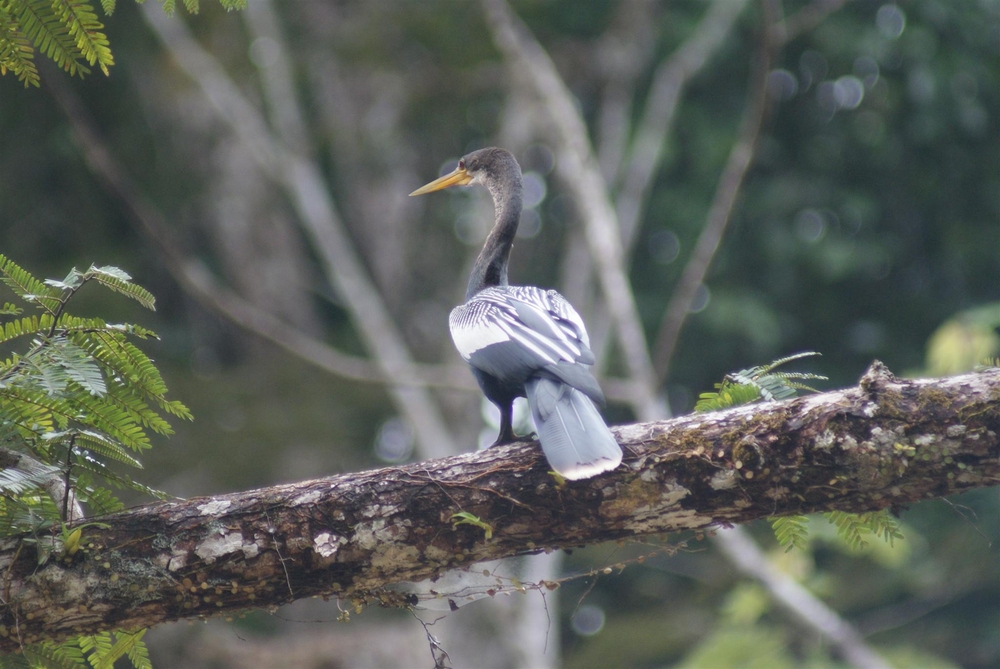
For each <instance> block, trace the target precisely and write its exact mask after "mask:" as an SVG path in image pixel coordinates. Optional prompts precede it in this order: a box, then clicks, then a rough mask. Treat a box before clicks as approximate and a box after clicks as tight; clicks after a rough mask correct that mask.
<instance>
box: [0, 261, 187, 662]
mask: <svg viewBox="0 0 1000 669" xmlns="http://www.w3.org/2000/svg"><path fill="white" fill-rule="evenodd" d="M0 280H2V281H3V283H4V284H5V285H6V286H7V288H9V289H10V291H11V292H12V293H13V294H14V296H15V297H16V298H18V299H20V300H21V301H23V302H24V303H25V304H26V305H27V307H26V308H27V309H34V310H35V311H37V312H38V313H35V314H30V315H22V314H23V313H24V311H25V309H24V308H21V307H19V306H17V305H15V304H12V303H10V302H5V303H4V306H3V309H2V310H0V345H4V346H16V345H19V344H22V343H24V345H23V346H22V348H25V349H26V350H24V351H23V352H16V351H11V352H10V357H9V358H7V359H6V360H3V361H2V362H0V455H2V457H3V459H4V462H5V463H6V465H7V466H6V468H4V469H0V537H8V536H12V535H22V536H21V541H22V542H24V544H25V545H27V546H32V547H34V549H35V550H36V551H37V554H38V556H37V557H38V561H39V563H40V564H41V563H44V562H45V561H47V560H49V559H51V557H52V556H53V555H57V556H59V557H60V559H62V558H71V557H72V556H73V554H74V553H75V552H76V549H77V548H78V546H79V545H80V542H81V537H82V536H83V533H84V531H85V529H86V527H87V526H88V525H90V524H91V523H86V524H80V523H79V522H77V521H78V518H75V517H73V515H72V514H71V513H69V510H70V505H71V504H72V503H73V502H72V500H71V497H72V498H75V500H76V502H78V503H81V504H84V505H86V507H87V508H88V509H89V511H90V512H91V513H95V514H104V513H111V512H114V511H118V510H120V509H121V508H122V506H123V505H122V502H121V501H120V500H119V499H118V498H117V497H116V495H115V494H114V492H112V488H114V489H119V490H120V489H129V490H134V491H138V492H141V493H144V494H148V495H151V496H154V497H158V498H162V497H164V495H163V493H160V492H159V491H156V490H153V489H152V488H149V487H148V486H145V485H143V484H141V483H138V482H136V481H133V480H132V479H131V478H130V477H129V476H127V475H126V474H123V473H122V472H121V471H119V470H120V468H121V467H122V466H127V467H134V468H141V467H142V465H141V463H140V462H139V460H138V458H137V457H136V455H135V454H137V453H139V452H142V451H144V450H146V449H148V448H150V446H151V442H150V439H149V435H148V432H153V433H155V434H160V435H169V434H171V432H172V429H171V427H170V424H169V423H168V422H167V420H166V419H165V418H164V414H169V415H172V416H177V417H179V418H183V419H190V418H191V414H190V412H189V411H188V409H187V407H185V406H184V405H183V404H181V403H180V402H177V401H175V400H168V399H167V397H166V394H167V387H166V385H165V384H164V382H163V378H162V377H161V376H160V373H159V371H158V370H157V369H156V367H155V366H154V365H153V362H152V361H151V360H150V359H149V357H148V356H147V355H146V354H145V353H143V352H142V350H141V349H140V348H139V347H137V346H136V345H135V344H133V343H132V342H131V341H129V338H130V337H131V338H135V339H148V338H150V337H156V334H155V333H153V332H152V331H150V330H147V329H145V328H143V327H140V326H137V325H132V324H129V323H106V322H105V321H103V320H101V319H99V318H88V317H80V316H75V315H72V314H70V313H68V312H67V311H66V309H67V306H68V304H69V302H70V300H71V299H72V298H73V296H74V295H76V293H77V292H78V291H79V290H80V289H81V288H82V287H83V286H85V285H86V284H88V283H93V284H96V285H98V286H102V287H104V288H107V289H109V290H111V291H114V292H116V293H119V294H121V295H125V296H126V297H129V298H131V299H133V300H135V301H136V302H138V303H139V304H141V305H142V306H144V307H146V308H148V309H153V308H154V306H155V299H154V298H153V295H152V294H150V293H149V291H147V290H145V289H144V288H142V287H140V286H137V285H135V284H134V283H132V278H131V277H130V276H129V275H128V274H126V273H125V272H123V271H122V270H120V269H118V268H115V267H96V266H92V267H91V268H90V269H88V270H87V271H86V272H79V271H77V270H76V269H73V270H72V271H71V272H70V273H69V274H68V275H67V276H66V277H65V278H64V279H62V280H53V279H50V280H48V281H44V282H43V281H39V280H38V279H36V278H35V277H33V276H32V275H31V274H30V273H29V272H27V271H26V270H24V269H23V268H21V267H19V266H17V265H16V264H15V263H14V262H12V261H11V260H9V259H8V258H6V257H4V256H3V255H0ZM4 318H7V320H3V319H4ZM144 633H145V631H144V630H140V631H137V632H124V631H117V632H114V633H112V632H102V633H100V634H96V635H93V636H81V637H77V638H75V639H70V640H68V641H66V642H64V643H61V644H52V643H44V644H39V645H35V646H31V647H28V648H25V649H24V653H23V654H22V655H21V656H19V657H18V658H13V657H5V658H0V659H2V661H3V662H4V663H5V664H4V666H6V665H11V666H31V667H92V668H93V669H100V668H102V667H106V668H108V669H112V667H113V665H114V663H115V662H116V661H117V660H118V659H120V658H122V657H127V658H128V659H129V661H130V662H131V663H132V665H133V666H134V667H137V668H138V669H143V668H146V667H149V666H150V663H149V654H148V652H147V651H146V647H145V645H144V643H143V641H142V637H143V634H144Z"/></svg>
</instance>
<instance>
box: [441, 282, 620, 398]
mask: <svg viewBox="0 0 1000 669" xmlns="http://www.w3.org/2000/svg"><path fill="white" fill-rule="evenodd" d="M449 327H450V330H451V336H452V339H453V340H454V341H455V346H456V348H458V352H459V353H460V354H461V355H462V357H463V358H464V359H465V360H466V361H467V362H468V363H469V364H470V365H472V366H473V367H475V368H477V369H479V370H481V371H483V372H486V373H487V374H490V375H492V376H494V377H497V378H498V379H502V380H507V379H509V380H512V381H520V382H523V381H525V380H526V379H527V378H528V377H529V376H530V375H531V374H533V373H535V372H537V371H539V370H545V371H547V372H548V373H549V374H550V375H551V376H554V377H556V378H559V379H561V380H563V381H564V382H565V383H568V384H569V385H571V386H573V387H576V388H579V389H580V390H582V391H583V392H584V393H586V394H587V395H589V396H591V397H593V398H594V399H595V400H596V401H598V402H603V396H602V394H601V392H600V389H599V388H598V387H597V383H596V381H594V379H593V377H592V376H591V375H590V372H589V371H588V370H587V368H588V367H589V366H590V365H592V364H594V354H593V352H592V351H591V350H590V338H589V337H588V336H587V329H586V327H584V324H583V319H581V318H580V315H579V314H578V313H577V312H576V310H575V309H574V308H573V307H572V306H571V305H570V304H569V302H567V301H566V299H565V298H563V297H562V295H560V294H559V293H557V292H556V291H554V290H548V291H546V290H541V289H540V288H535V287H533V286H497V287H493V288H487V289H486V290H483V291H482V292H480V293H478V294H477V295H476V296H475V297H474V298H472V299H471V300H469V301H468V302H467V303H466V304H464V305H462V306H460V307H457V308H456V309H454V310H453V311H452V312H451V317H450V319H449Z"/></svg>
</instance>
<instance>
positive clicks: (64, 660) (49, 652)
mask: <svg viewBox="0 0 1000 669" xmlns="http://www.w3.org/2000/svg"><path fill="white" fill-rule="evenodd" d="M24 656H25V659H26V660H27V661H28V665H29V666H31V667H32V669H34V668H35V667H45V668H46V669H48V668H49V667H58V669H79V668H80V667H86V666H87V662H86V660H85V659H84V656H83V653H82V652H81V651H80V648H79V645H78V644H77V643H76V640H75V639H69V640H68V641H64V642H62V643H58V644H57V643H52V642H46V643H40V644H36V645H33V646H26V647H25V648H24Z"/></svg>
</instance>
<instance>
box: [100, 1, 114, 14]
mask: <svg viewBox="0 0 1000 669" xmlns="http://www.w3.org/2000/svg"><path fill="white" fill-rule="evenodd" d="M101 9H103V10H104V13H105V15H107V16H111V15H112V14H114V13H115V0H101Z"/></svg>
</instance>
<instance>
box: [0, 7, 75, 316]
mask: <svg viewBox="0 0 1000 669" xmlns="http://www.w3.org/2000/svg"><path fill="white" fill-rule="evenodd" d="M28 4H29V3H25V6H27V5H28ZM0 274H3V279H2V280H3V282H4V283H5V284H7V286H8V287H9V288H10V289H11V290H12V291H14V293H15V294H16V295H17V296H18V297H20V298H21V299H22V300H24V301H26V302H34V303H36V304H38V305H40V306H41V307H42V308H43V309H45V310H46V311H48V312H49V313H53V314H54V313H55V307H56V305H58V304H59V300H60V297H61V296H60V295H59V294H58V293H57V291H54V290H52V289H51V288H49V287H48V286H46V285H45V284H44V283H42V282H41V281H39V280H38V279H36V278H35V277H33V276H32V275H31V274H30V273H28V272H27V271H25V270H24V269H21V268H20V267H18V266H17V264H15V263H14V261H12V260H10V259H8V258H7V257H6V256H5V255H3V254H2V253H0Z"/></svg>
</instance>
